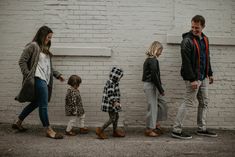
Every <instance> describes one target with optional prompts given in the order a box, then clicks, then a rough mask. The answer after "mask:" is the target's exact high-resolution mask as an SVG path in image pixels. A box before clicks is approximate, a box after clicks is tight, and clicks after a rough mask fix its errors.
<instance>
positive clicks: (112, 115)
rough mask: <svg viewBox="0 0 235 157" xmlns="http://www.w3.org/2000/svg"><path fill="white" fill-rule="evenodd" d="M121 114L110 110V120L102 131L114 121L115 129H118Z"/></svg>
mask: <svg viewBox="0 0 235 157" xmlns="http://www.w3.org/2000/svg"><path fill="white" fill-rule="evenodd" d="M118 119H119V114H118V112H109V120H108V121H107V122H105V123H104V125H103V126H102V128H101V129H102V131H103V130H104V129H106V128H107V127H108V126H109V125H110V124H112V123H113V131H115V130H116V129H117V125H118Z"/></svg>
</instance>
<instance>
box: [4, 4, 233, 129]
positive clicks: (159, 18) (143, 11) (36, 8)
mask: <svg viewBox="0 0 235 157" xmlns="http://www.w3.org/2000/svg"><path fill="white" fill-rule="evenodd" d="M195 14H202V15H203V16H204V17H205V18H206V28H205V33H206V34H208V36H209V37H211V39H213V38H214V39H215V37H217V36H219V37H220V38H219V39H221V40H223V38H226V39H228V38H229V39H231V40H233V41H231V42H230V46H227V45H226V44H225V45H223V44H220V45H216V44H215V45H211V55H212V67H213V70H214V75H215V76H214V77H215V83H214V84H213V85H211V86H210V89H209V94H210V95H209V97H210V100H211V101H210V104H209V107H210V111H209V113H208V125H209V127H214V128H221V127H222V128H232V129H234V128H235V106H234V102H235V70H234V68H235V63H234V60H235V54H234V51H235V41H234V36H235V20H234V19H235V2H234V1H233V0H226V1H224V0H207V1H205V0H199V1H194V0H188V1H185V0H142V1H139V0H109V1H107V0H63V1H61V0H44V1H33V0H31V1H30V0H27V1H26V0H11V1H8V0H1V1H0V32H1V36H0V55H1V57H0V86H1V88H0V101H1V103H0V119H1V120H0V122H12V121H13V120H14V119H16V117H17V115H18V114H19V112H20V111H21V110H22V108H23V107H24V106H25V105H22V104H19V103H17V102H16V101H14V97H15V95H17V93H18V91H19V89H20V86H21V81H22V76H21V73H20V70H19V67H18V59H19V56H20V54H21V53H22V49H23V47H24V45H25V44H26V43H27V42H29V41H30V40H32V38H33V36H34V35H35V33H36V31H37V29H38V28H39V27H40V26H42V25H44V24H45V25H48V26H49V27H51V28H52V29H53V31H54V36H53V39H52V47H58V46H62V47H64V48H65V49H66V50H68V48H69V47H77V48H78V49H79V48H80V49H79V50H81V48H84V47H87V48H89V49H92V48H95V47H98V48H100V47H103V48H108V49H111V50H112V54H111V56H106V57H102V56H99V55H97V56H89V55H88V56H79V54H83V53H82V52H81V53H78V55H72V56H70V55H68V56H66V52H64V56H63V55H62V56H55V57H54V58H53V61H54V66H55V68H56V69H57V70H58V71H60V72H62V73H63V74H64V76H65V78H68V77H69V76H70V75H71V74H79V75H80V76H81V77H82V79H83V83H82V85H81V95H82V98H83V102H84V108H85V110H86V121H87V123H88V125H89V126H98V125H101V124H102V123H103V122H104V121H105V120H106V119H107V118H108V117H107V114H105V113H102V112H101V111H100V102H101V97H102V91H103V86H104V83H105V81H106V80H107V78H108V73H109V70H110V69H111V67H112V66H113V65H118V66H120V67H122V68H123V69H124V71H125V76H124V77H123V79H122V80H121V83H120V87H121V93H122V104H123V107H124V112H122V113H121V116H120V118H121V120H120V124H125V125H127V126H144V125H145V113H146V101H145V96H144V92H143V87H142V86H143V83H142V82H141V77H142V65H143V62H144V59H145V54H144V52H145V51H146V49H147V47H148V46H149V45H150V43H151V42H152V41H153V40H159V41H160V42H162V43H163V45H164V52H163V55H162V56H161V57H160V58H159V60H160V67H161V74H162V81H163V82H164V85H165V90H166V100H167V102H168V106H169V119H168V120H167V121H166V122H164V125H165V126H171V125H172V124H173V121H174V118H175V115H176V113H177V109H178V107H179V105H180V104H181V102H182V98H183V94H184V83H183V81H182V79H181V77H180V75H179V70H180V65H181V57H180V48H179V45H178V44H168V43H167V35H168V34H171V35H173V36H179V35H181V34H182V33H183V32H185V31H188V30H189V29H190V20H191V17H192V16H194V15H195ZM216 39H217V38H216ZM55 50H56V49H55ZM86 52H87V51H86ZM53 53H54V54H56V51H54V52H53ZM61 53H63V52H60V55H61ZM73 53H74V52H73ZM73 53H72V54H73ZM68 54H69V52H68ZM70 54H71V53H70ZM67 87H68V86H67V85H66V83H60V82H59V81H55V84H54V91H53V95H52V101H51V102H50V104H49V116H50V122H51V123H52V124H66V122H67V118H66V117H65V115H64V96H65V92H66V89H67ZM196 111H197V106H196V105H195V107H194V108H192V109H190V111H189V114H188V116H187V118H186V120H185V126H195V125H196ZM25 122H26V123H39V124H40V121H39V117H38V113H37V111H35V112H33V113H32V115H30V117H29V118H27V119H26V121H25Z"/></svg>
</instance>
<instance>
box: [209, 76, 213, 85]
mask: <svg viewBox="0 0 235 157" xmlns="http://www.w3.org/2000/svg"><path fill="white" fill-rule="evenodd" d="M213 82H214V78H213V76H210V77H209V84H212V83H213Z"/></svg>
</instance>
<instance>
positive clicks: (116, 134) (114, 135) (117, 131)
mask: <svg viewBox="0 0 235 157" xmlns="http://www.w3.org/2000/svg"><path fill="white" fill-rule="evenodd" d="M113 137H125V133H124V132H123V131H121V130H115V131H114V132H113Z"/></svg>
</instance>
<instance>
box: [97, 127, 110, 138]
mask: <svg viewBox="0 0 235 157" xmlns="http://www.w3.org/2000/svg"><path fill="white" fill-rule="evenodd" d="M95 133H96V135H97V136H98V137H99V138H100V139H107V138H108V137H107V135H106V134H105V133H104V132H103V131H102V130H101V128H96V129H95Z"/></svg>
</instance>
